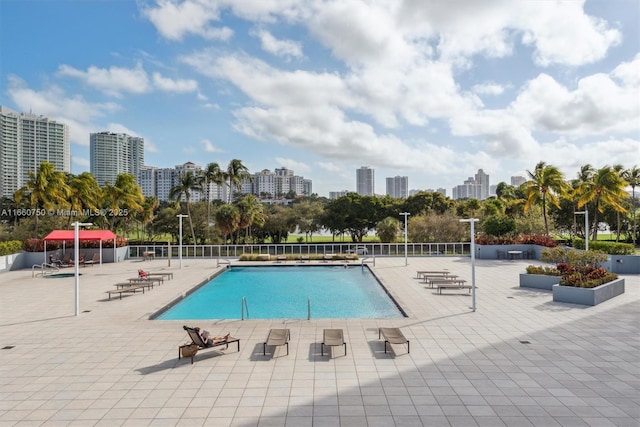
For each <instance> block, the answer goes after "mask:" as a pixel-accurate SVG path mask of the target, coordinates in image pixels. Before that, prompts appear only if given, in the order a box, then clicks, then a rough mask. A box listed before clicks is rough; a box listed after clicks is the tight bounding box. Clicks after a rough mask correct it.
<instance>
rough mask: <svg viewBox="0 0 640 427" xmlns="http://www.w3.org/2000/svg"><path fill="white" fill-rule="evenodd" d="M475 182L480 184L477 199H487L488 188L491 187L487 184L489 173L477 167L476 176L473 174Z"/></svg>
mask: <svg viewBox="0 0 640 427" xmlns="http://www.w3.org/2000/svg"><path fill="white" fill-rule="evenodd" d="M475 182H476V184H478V185H479V186H480V197H478V198H477V199H478V200H484V199H488V198H489V192H490V188H491V186H490V184H489V175H487V174H486V173H484V171H483V170H482V169H478V172H476V176H475Z"/></svg>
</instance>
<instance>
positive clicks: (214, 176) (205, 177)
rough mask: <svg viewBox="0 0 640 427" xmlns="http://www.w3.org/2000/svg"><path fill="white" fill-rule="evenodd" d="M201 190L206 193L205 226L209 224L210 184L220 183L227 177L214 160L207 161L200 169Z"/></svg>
mask: <svg viewBox="0 0 640 427" xmlns="http://www.w3.org/2000/svg"><path fill="white" fill-rule="evenodd" d="M201 178H202V181H203V182H202V183H203V184H204V186H203V191H206V193H207V226H208V225H209V224H211V184H216V185H222V184H224V182H225V181H226V179H227V176H226V173H225V172H224V171H223V170H222V169H221V168H220V165H218V164H217V163H215V162H212V163H209V164H208V165H207V167H206V168H205V169H204V170H203V171H202V175H201Z"/></svg>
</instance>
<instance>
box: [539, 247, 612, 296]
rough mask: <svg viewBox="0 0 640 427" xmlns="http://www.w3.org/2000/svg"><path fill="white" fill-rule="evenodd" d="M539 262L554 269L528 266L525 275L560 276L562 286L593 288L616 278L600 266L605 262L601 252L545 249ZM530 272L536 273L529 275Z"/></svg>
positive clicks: (605, 258)
mask: <svg viewBox="0 0 640 427" xmlns="http://www.w3.org/2000/svg"><path fill="white" fill-rule="evenodd" d="M540 260H541V261H543V262H551V263H555V264H556V266H555V268H553V267H547V268H543V267H538V268H536V267H534V266H530V267H531V269H530V268H527V273H529V274H547V275H552V276H562V278H561V279H560V284H561V285H563V286H576V287H581V288H594V287H596V286H600V285H602V284H603V283H607V282H610V281H612V280H615V279H617V278H618V276H617V275H616V274H613V273H609V272H608V271H607V270H605V269H604V268H602V267H601V266H600V264H601V263H603V262H604V261H606V260H607V254H605V253H604V252H602V251H578V250H575V249H571V250H565V249H563V248H552V249H550V248H545V249H543V250H542V252H541V254H540ZM530 271H538V272H537V273H530Z"/></svg>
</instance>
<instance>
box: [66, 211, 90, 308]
mask: <svg viewBox="0 0 640 427" xmlns="http://www.w3.org/2000/svg"><path fill="white" fill-rule="evenodd" d="M71 225H73V242H74V248H73V259H74V263H73V265H74V276H75V279H76V280H75V281H76V316H78V315H79V314H80V271H79V268H80V262H79V261H80V244H79V242H80V232H79V231H78V229H79V228H80V227H89V226H91V225H93V223H91V222H77V221H76V222H74V223H73V224H71Z"/></svg>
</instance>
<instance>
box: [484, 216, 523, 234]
mask: <svg viewBox="0 0 640 427" xmlns="http://www.w3.org/2000/svg"><path fill="white" fill-rule="evenodd" d="M482 229H483V230H484V232H485V233H486V234H488V235H490V236H497V237H500V236H504V235H507V234H511V233H513V232H514V231H515V229H516V222H515V221H514V220H513V219H511V218H509V217H508V216H506V215H493V216H490V217H489V218H487V219H485V220H484V222H483V223H482Z"/></svg>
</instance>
